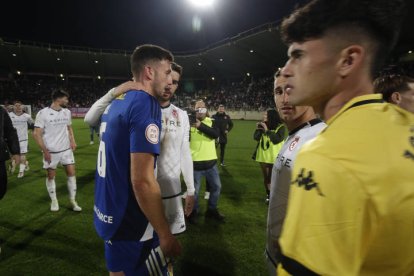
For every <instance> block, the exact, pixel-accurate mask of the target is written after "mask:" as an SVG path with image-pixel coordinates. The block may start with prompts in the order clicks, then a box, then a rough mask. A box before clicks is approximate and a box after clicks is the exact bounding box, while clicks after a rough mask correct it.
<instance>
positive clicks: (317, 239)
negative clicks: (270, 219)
mask: <svg viewBox="0 0 414 276" xmlns="http://www.w3.org/2000/svg"><path fill="white" fill-rule="evenodd" d="M367 204H369V203H368V202H366V195H365V193H364V191H362V188H361V185H360V184H359V181H358V180H357V179H355V178H354V176H353V175H352V174H351V173H350V172H349V171H347V170H346V169H345V168H343V167H341V165H340V164H339V163H338V162H334V161H333V160H330V159H328V158H326V157H324V156H321V155H318V154H315V153H313V152H311V151H306V150H302V151H301V152H300V153H299V154H298V157H297V159H296V163H295V165H294V169H293V174H292V182H291V189H290V194H289V201H288V210H287V216H286V220H285V223H284V226H283V231H282V235H281V239H280V244H281V248H282V252H283V255H285V256H286V257H289V258H291V259H293V260H295V261H296V262H298V263H300V264H301V265H303V266H305V267H306V268H307V269H309V270H311V271H313V272H315V273H317V274H321V275H355V273H354V272H355V271H358V268H359V265H360V260H361V254H363V252H362V250H361V248H362V245H361V244H362V243H364V242H367V241H364V233H363V231H362V229H361V227H365V226H364V225H365V224H369V223H371V221H369V220H367V222H363V220H365V219H367V217H366V214H365V209H366V206H367ZM365 234H366V233H365Z"/></svg>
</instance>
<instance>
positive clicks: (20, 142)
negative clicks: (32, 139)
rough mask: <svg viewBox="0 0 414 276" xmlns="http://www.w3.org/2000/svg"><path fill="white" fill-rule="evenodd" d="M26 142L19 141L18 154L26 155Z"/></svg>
mask: <svg viewBox="0 0 414 276" xmlns="http://www.w3.org/2000/svg"><path fill="white" fill-rule="evenodd" d="M28 142H29V141H28V140H23V141H19V144H20V154H25V153H27V148H28V144H29V143H28Z"/></svg>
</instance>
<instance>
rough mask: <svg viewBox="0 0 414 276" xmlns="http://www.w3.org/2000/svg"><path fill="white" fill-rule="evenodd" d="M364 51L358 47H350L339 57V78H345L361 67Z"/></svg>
mask: <svg viewBox="0 0 414 276" xmlns="http://www.w3.org/2000/svg"><path fill="white" fill-rule="evenodd" d="M365 54H366V52H365V49H364V48H363V47H362V46H360V45H350V46H348V47H346V48H345V49H343V50H342V51H341V53H340V55H339V60H338V63H337V68H338V70H339V74H340V75H341V77H343V78H345V77H346V76H348V75H350V74H351V73H352V72H354V71H355V70H356V69H358V68H360V67H361V66H362V65H363V60H364V57H365Z"/></svg>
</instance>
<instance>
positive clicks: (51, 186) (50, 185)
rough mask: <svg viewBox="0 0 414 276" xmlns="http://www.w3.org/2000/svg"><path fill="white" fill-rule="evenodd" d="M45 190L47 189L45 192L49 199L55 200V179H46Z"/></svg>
mask: <svg viewBox="0 0 414 276" xmlns="http://www.w3.org/2000/svg"><path fill="white" fill-rule="evenodd" d="M46 189H47V192H48V193H49V196H50V199H51V200H57V198H56V183H55V178H53V179H50V180H49V178H46Z"/></svg>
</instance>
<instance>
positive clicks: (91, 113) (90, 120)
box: [84, 81, 142, 126]
mask: <svg viewBox="0 0 414 276" xmlns="http://www.w3.org/2000/svg"><path fill="white" fill-rule="evenodd" d="M140 89H142V87H141V85H140V84H138V83H137V82H133V81H127V82H124V83H123V84H121V85H119V86H117V87H115V88H112V89H111V90H109V91H108V93H106V94H105V95H103V96H102V97H101V98H100V99H99V100H97V101H96V102H95V103H94V104H93V105H92V106H91V108H90V109H89V110H88V112H87V113H86V115H85V118H84V121H85V123H87V124H88V125H90V126H96V125H97V124H98V123H99V121H100V118H101V116H102V114H103V113H104V112H105V109H106V108H107V106H108V105H109V104H110V103H111V102H112V101H113V100H114V99H115V98H117V97H119V96H120V95H122V94H124V93H126V92H127V91H129V90H140Z"/></svg>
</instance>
